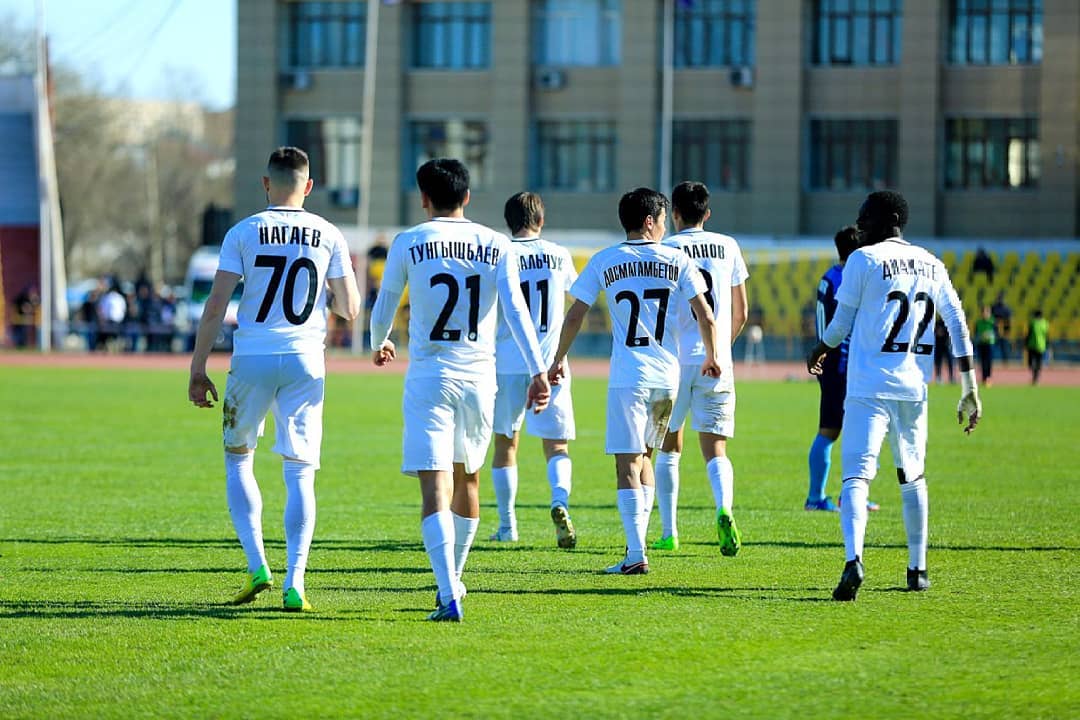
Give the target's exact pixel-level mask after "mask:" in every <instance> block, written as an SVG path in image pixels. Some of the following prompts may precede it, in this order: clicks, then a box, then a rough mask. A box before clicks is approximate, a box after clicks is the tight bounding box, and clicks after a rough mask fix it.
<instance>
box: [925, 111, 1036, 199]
mask: <svg viewBox="0 0 1080 720" xmlns="http://www.w3.org/2000/svg"><path fill="white" fill-rule="evenodd" d="M945 147H946V158H945V163H946V166H945V187H949V188H1000V189H1006V190H1008V189H1012V188H1029V187H1036V186H1037V185H1038V184H1039V174H1040V158H1039V121H1038V120H1036V119H1034V118H949V119H948V120H946V121H945Z"/></svg>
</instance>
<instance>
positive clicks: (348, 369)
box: [0, 351, 1080, 387]
mask: <svg viewBox="0 0 1080 720" xmlns="http://www.w3.org/2000/svg"><path fill="white" fill-rule="evenodd" d="M189 363H190V356H188V355H183V354H156V353H139V354H126V353H125V354H108V353H92V354H91V353H39V352H33V351H28V352H14V351H0V368H2V367H67V368H72V367H74V368H121V369H133V370H137V369H148V370H175V371H178V372H180V371H186V370H187V369H188V365H189ZM209 366H210V369H211V370H213V371H224V370H226V369H228V366H229V356H228V354H227V353H215V354H213V355H212V356H211V357H210V363H209ZM407 366H408V363H407V362H405V361H403V360H401V359H398V360H396V361H395V362H394V363H393V364H392V365H391V366H390V367H389V368H383V369H379V368H376V367H375V366H374V365H373V364H372V362H371V358H370V357H368V356H352V355H338V354H331V355H330V356H329V357H328V358H327V362H326V367H327V370H328V371H329V372H341V373H380V372H397V373H403V372H404V371H405V368H406V367H407ZM571 368H572V370H573V373H574V375H576V376H578V377H607V376H608V361H607V360H595V359H581V358H578V359H573V358H572V359H571ZM735 377H736V378H737V379H739V380H789V381H799V380H809V379H810V375H809V374H808V373H807V372H806V368H805V367H804V366H803V365H802V364H800V363H791V362H770V363H765V364H755V365H750V366H748V365H745V364H744V363H741V362H737V363H735ZM993 380H994V384H996V385H1027V384H1029V383H1030V382H1031V374H1030V373H1029V372H1028V369H1027V367H1025V366H1023V365H1021V364H1020V363H1019V362H1013V363H1010V364H1009V365H1005V366H1003V365H1001V364H1000V363H998V364H997V365H996V366H995V367H994V375H993ZM1040 384H1042V385H1050V386H1055V387H1078V386H1080V367H1061V366H1050V367H1044V368H1043V373H1042V377H1041V378H1040Z"/></svg>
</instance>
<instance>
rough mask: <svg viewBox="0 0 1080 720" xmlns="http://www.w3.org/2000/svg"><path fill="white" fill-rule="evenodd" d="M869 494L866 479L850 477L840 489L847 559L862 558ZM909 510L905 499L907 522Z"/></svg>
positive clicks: (841, 522) (845, 556)
mask: <svg viewBox="0 0 1080 720" xmlns="http://www.w3.org/2000/svg"><path fill="white" fill-rule="evenodd" d="M869 495H870V484H869V483H868V482H866V480H864V479H862V478H849V479H847V480H845V481H844V487H843V489H842V490H841V491H840V529H841V530H842V531H843V532H844V559H845V560H848V561H850V560H854V559H855V558H862V554H863V542H864V540H865V539H866V514H867V513H866V498H867V497H868V496H869ZM907 512H908V511H907V500H906V499H905V500H904V520H905V522H906V521H907ZM924 527H925V526H924ZM924 547H925V546H924Z"/></svg>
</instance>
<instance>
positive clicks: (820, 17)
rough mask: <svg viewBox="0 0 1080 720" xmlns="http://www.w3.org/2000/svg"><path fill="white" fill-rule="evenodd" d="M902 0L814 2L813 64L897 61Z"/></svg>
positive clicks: (862, 63) (826, 0)
mask: <svg viewBox="0 0 1080 720" xmlns="http://www.w3.org/2000/svg"><path fill="white" fill-rule="evenodd" d="M902 11H903V0H815V2H814V42H813V48H812V50H811V53H812V60H813V63H814V64H815V65H895V64H896V63H898V62H900V26H901V22H900V18H901V14H902Z"/></svg>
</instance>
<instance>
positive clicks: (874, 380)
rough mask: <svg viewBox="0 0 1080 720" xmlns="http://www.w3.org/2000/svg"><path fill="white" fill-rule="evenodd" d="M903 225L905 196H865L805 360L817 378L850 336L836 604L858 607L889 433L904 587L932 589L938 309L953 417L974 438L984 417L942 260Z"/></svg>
mask: <svg viewBox="0 0 1080 720" xmlns="http://www.w3.org/2000/svg"><path fill="white" fill-rule="evenodd" d="M907 218H908V206H907V201H905V200H904V198H903V196H902V195H900V193H897V192H894V191H891V190H881V191H878V192H873V193H871V194H870V195H869V196H868V197H867V198H866V201H865V202H864V203H863V205H862V207H861V208H860V209H859V220H858V222H857V227H858V229H859V233H860V234H861V236H862V246H861V247H860V248H859V249H858V250H856V251H855V252H853V253H852V254H851V255H850V256H849V257H848V260H847V264H845V265H844V275H843V280H842V282H841V283H840V290H839V291H838V292H837V294H836V300H837V309H836V313H835V314H834V315H833V319H832V321H831V322H830V323H829V325H828V327H827V328H825V333H824V334H823V335H822V340H821V342H819V343H818V344H817V345H816V346H815V347H814V349H813V350H811V351H810V354H809V355H808V356H807V360H806V363H807V368H808V369H809V370H810V372H811V373H815V374H816V373H819V372H821V363H822V360H823V358H824V357H825V355H826V353H828V351H829V350H831V349H832V348H835V347H836V346H838V345H839V344H840V343H841V342H843V340H844V338H846V337H847V336H848V333H849V332H850V333H851V341H850V342H851V344H850V350H849V355H848V375H847V377H848V380H847V399H846V400H845V401H844V425H843V438H842V443H841V458H842V463H843V478H844V484H843V489H842V491H841V498H842V502H841V503H840V527H841V529H842V530H843V533H844V552H845V558H846V563H845V565H844V570H843V573H842V574H841V575H840V582H839V584H837V586H836V589H835V590H833V594H832V597H833V599H834V600H841V601H843V600H854V599H855V596H856V594H857V593H858V590H859V586H860V585H862V582H863V577H864V569H863V562H862V555H863V539H864V537H865V535H866V517H867V511H866V498H867V495H868V494H869V488H870V481H871V480H873V479H874V476H875V475H876V474H877V463H878V455H879V453H880V452H881V443H882V441H883V440H884V439H885V437H886V436H887V437H888V438H889V442H890V445H891V447H892V454H893V458H894V459H895V462H896V476H897V479H898V480H899V481H900V496H901V503H902V506H903V515H904V529H905V531H906V534H907V545H908V569H907V587H908V589H909V590H915V591H918V590H925V589H927V588H928V587H930V580H929V578H928V577H927V571H926V543H927V511H928V504H927V494H926V477H925V475H924V468H925V460H926V432H927V399H926V398H927V392H926V384H927V383H928V382H929V381H930V377H931V371H932V369H933V368H932V365H933V351H934V335H933V333H934V313H935V311H936V312H937V313H940V314H941V318H942V320H943V321H944V322H945V326H946V327H947V328H948V329H949V337H950V339H951V341H952V352H953V355H954V356H955V357H957V358H958V359H959V364H960V375H961V381H962V389H961V394H960V404H959V406H958V407H957V420H958V421H959V422H960V424H961V425H963V426H964V432H966V433H970V432H972V431H973V430H974V429H975V426H976V424H977V423H978V422H979V418H980V416H981V414H982V406H981V403H980V402H979V393H978V389H977V387H976V384H975V370H974V364H973V358H972V346H971V338H970V337H969V335H968V327H967V321H966V319H965V318H964V310H963V308H962V307H961V305H960V299H959V298H958V297H957V295H956V290H955V289H954V288H953V284H952V281H951V280H950V279H949V274H948V271H947V270H946V269H945V266H944V265H943V264H942V262H941V261H940V260H938V259H937V258H936V257H934V256H933V255H932V254H931V253H929V252H927V251H926V250H924V249H923V248H920V247H916V246H914V245H912V244H910V243H908V242H907V241H905V240H904V239H903V237H902V234H901V233H902V231H903V228H904V226H905V225H906V224H907Z"/></svg>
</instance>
